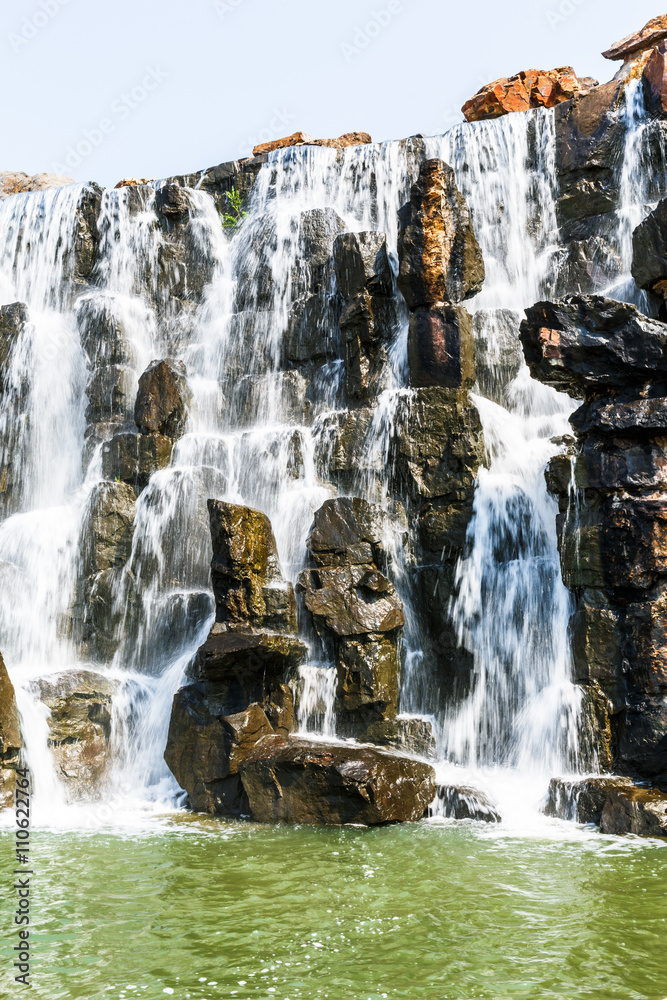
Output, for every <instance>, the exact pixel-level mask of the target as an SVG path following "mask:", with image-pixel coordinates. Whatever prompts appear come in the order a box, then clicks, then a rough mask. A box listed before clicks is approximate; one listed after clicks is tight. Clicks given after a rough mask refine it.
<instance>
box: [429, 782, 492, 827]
mask: <svg viewBox="0 0 667 1000" xmlns="http://www.w3.org/2000/svg"><path fill="white" fill-rule="evenodd" d="M429 814H430V815H431V816H444V817H445V819H476V820H479V821H481V822H482V823H501V822H502V820H501V817H500V813H499V812H498V809H497V807H496V806H495V805H494V803H493V802H492V801H491V799H490V798H489V797H488V796H487V795H486V794H485V793H484V792H482V791H480V790H479V789H478V788H470V787H468V786H467V785H444V784H443V785H438V786H437V788H436V791H435V801H434V802H433V804H432V805H431V806H430V807H429Z"/></svg>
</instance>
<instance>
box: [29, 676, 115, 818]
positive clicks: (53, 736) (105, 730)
mask: <svg viewBox="0 0 667 1000" xmlns="http://www.w3.org/2000/svg"><path fill="white" fill-rule="evenodd" d="M35 686H36V688H37V690H38V692H39V697H40V699H41V701H42V702H44V704H45V705H46V706H47V707H48V708H49V709H50V712H51V714H50V715H49V718H48V725H49V746H50V747H51V751H52V753H53V756H54V758H55V764H56V770H57V772H58V775H59V777H60V779H61V781H62V782H63V783H64V785H65V787H66V789H67V791H68V795H69V796H70V797H71V798H81V797H82V796H86V797H92V796H98V795H99V794H101V790H102V788H103V785H104V781H105V779H106V777H107V774H108V768H109V766H110V764H111V713H112V701H113V697H114V695H115V694H116V692H117V691H118V683H117V682H116V681H113V680H110V679H109V678H108V677H105V676H104V675H103V674H97V673H94V672H92V671H89V670H75V671H69V672H67V673H63V674H57V675H55V676H49V677H45V678H41V679H39V680H37V681H36V682H35Z"/></svg>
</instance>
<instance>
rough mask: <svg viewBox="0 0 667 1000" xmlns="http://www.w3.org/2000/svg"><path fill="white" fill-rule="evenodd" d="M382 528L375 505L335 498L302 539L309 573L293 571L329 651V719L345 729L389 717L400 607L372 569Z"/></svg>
mask: <svg viewBox="0 0 667 1000" xmlns="http://www.w3.org/2000/svg"><path fill="white" fill-rule="evenodd" d="M390 531H391V524H390V521H389V518H388V517H387V515H386V514H385V513H384V511H383V510H382V509H381V508H379V507H376V506H373V505H372V504H369V503H368V502H367V501H365V500H361V499H359V498H356V497H355V498H347V497H339V498H338V499H336V500H327V501H325V503H324V504H323V506H322V507H320V509H319V510H318V511H316V512H315V519H314V523H313V527H312V528H311V531H310V534H309V536H308V539H307V542H306V545H307V547H308V549H309V551H310V553H311V556H312V561H313V562H314V564H315V568H313V569H306V570H304V571H303V572H302V573H301V575H300V576H299V583H298V587H297V590H298V592H299V593H301V594H302V595H303V600H304V604H305V606H306V608H307V610H308V611H309V613H310V615H311V616H312V621H313V623H314V626H315V629H316V631H317V632H318V634H319V635H320V636H321V637H322V639H323V640H324V641H325V642H330V643H331V644H332V646H333V655H334V660H335V663H336V669H337V671H338V686H337V693H336V716H337V720H338V722H339V725H340V726H341V727H342V728H343V729H344V730H345V731H346V732H347V731H349V730H350V728H353V727H355V726H356V727H358V728H359V730H363V729H365V728H366V727H367V726H369V725H370V724H371V723H372V722H375V721H380V720H385V719H394V718H395V717H396V710H397V703H398V686H399V670H400V639H401V631H402V628H403V624H404V615H403V604H402V601H401V599H400V597H399V596H398V594H397V592H396V588H395V587H394V586H393V584H392V583H391V582H390V581H389V580H388V579H387V577H386V576H385V575H384V573H383V572H382V571H381V570H380V568H379V567H380V566H386V562H387V557H386V544H387V537H388V533H389V532H390Z"/></svg>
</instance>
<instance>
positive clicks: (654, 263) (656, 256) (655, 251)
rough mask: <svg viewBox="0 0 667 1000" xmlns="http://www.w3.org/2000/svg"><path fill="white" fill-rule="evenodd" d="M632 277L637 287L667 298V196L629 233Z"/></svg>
mask: <svg viewBox="0 0 667 1000" xmlns="http://www.w3.org/2000/svg"><path fill="white" fill-rule="evenodd" d="M632 277H633V278H634V279H635V282H636V283H637V285H638V286H639V288H643V289H645V290H646V291H649V292H653V294H654V295H657V296H659V297H660V298H661V299H662V300H663V301H664V300H665V299H667V198H665V199H663V200H662V201H661V202H660V203H659V205H658V206H657V208H655V209H654V210H653V211H652V212H651V214H650V215H648V216H647V217H646V218H645V219H644V221H643V222H642V223H641V225H639V226H638V227H637V228H636V229H635V231H634V233H633V234H632Z"/></svg>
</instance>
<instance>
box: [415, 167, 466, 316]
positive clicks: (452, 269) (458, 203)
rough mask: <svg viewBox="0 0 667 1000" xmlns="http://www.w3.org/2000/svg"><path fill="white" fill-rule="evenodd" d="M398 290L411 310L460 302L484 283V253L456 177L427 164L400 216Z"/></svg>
mask: <svg viewBox="0 0 667 1000" xmlns="http://www.w3.org/2000/svg"><path fill="white" fill-rule="evenodd" d="M398 257H399V262H400V269H399V274H398V286H399V288H400V290H401V292H402V293H403V296H404V298H405V301H406V302H407V304H408V307H409V308H410V309H430V308H432V307H433V306H435V305H440V304H442V303H445V302H447V303H453V302H462V301H463V300H464V299H467V298H470V297H471V296H472V295H475V294H476V293H477V292H478V291H479V290H480V289H481V287H482V284H483V283H484V261H483V258H482V251H481V250H480V247H479V244H478V243H477V240H476V238H475V233H474V231H473V228H472V223H471V221H470V213H469V212H468V207H467V205H466V203H465V200H464V198H463V196H462V195H461V193H460V191H459V190H458V188H457V186H456V181H455V179H454V171H453V170H452V169H451V167H449V166H448V165H447V164H446V163H443V161H442V160H425V161H424V162H423V163H422V165H421V167H420V169H419V179H418V181H417V183H416V184H415V185H414V186H413V187H412V190H411V193H410V201H409V203H408V204H407V205H404V206H403V208H402V209H401V210H400V212H399V241H398Z"/></svg>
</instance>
